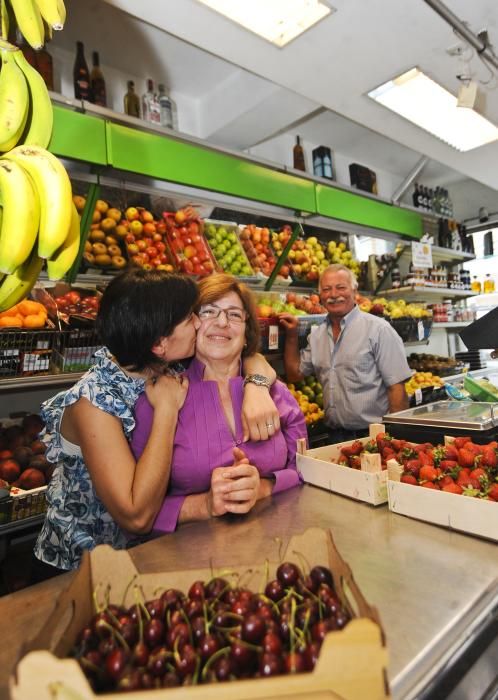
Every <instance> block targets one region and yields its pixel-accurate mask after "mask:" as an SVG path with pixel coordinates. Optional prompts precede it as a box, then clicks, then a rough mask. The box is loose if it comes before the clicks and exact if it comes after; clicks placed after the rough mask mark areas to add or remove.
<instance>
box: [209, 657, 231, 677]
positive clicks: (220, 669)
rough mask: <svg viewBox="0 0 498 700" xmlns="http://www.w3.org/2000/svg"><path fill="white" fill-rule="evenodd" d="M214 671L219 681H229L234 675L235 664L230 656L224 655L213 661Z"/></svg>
mask: <svg viewBox="0 0 498 700" xmlns="http://www.w3.org/2000/svg"><path fill="white" fill-rule="evenodd" d="M213 671H214V674H215V676H216V679H217V680H218V681H228V680H230V677H231V676H232V675H234V665H233V662H232V660H231V659H230V658H229V657H228V656H222V657H220V658H219V659H216V661H214V662H213Z"/></svg>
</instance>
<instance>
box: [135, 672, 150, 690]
mask: <svg viewBox="0 0 498 700" xmlns="http://www.w3.org/2000/svg"><path fill="white" fill-rule="evenodd" d="M138 672H139V673H140V682H141V684H142V688H143V689H144V690H149V689H151V688H154V676H153V675H152V673H149V671H144V670H143V669H141V668H139V669H138Z"/></svg>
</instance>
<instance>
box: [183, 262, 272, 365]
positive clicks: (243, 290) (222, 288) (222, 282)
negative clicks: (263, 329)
mask: <svg viewBox="0 0 498 700" xmlns="http://www.w3.org/2000/svg"><path fill="white" fill-rule="evenodd" d="M198 288H199V299H198V302H197V306H196V309H195V310H196V311H198V310H199V308H200V307H201V306H204V305H205V304H213V303H214V302H215V301H218V299H221V298H222V297H224V296H225V294H229V293H230V292H235V294H237V296H238V297H239V299H240V301H241V302H242V306H243V307H244V310H245V311H246V313H247V321H246V344H245V346H244V349H243V351H242V356H243V357H246V356H249V355H254V353H255V352H258V350H259V340H260V331H259V322H258V316H257V311H256V301H255V299H254V295H253V293H252V292H251V290H250V289H249V288H248V287H247V286H246V285H245V284H244V283H243V282H239V281H238V280H237V278H236V277H233V275H227V274H225V273H223V272H216V273H213V274H211V275H209V277H204V278H203V279H202V280H201V281H200V282H199V284H198Z"/></svg>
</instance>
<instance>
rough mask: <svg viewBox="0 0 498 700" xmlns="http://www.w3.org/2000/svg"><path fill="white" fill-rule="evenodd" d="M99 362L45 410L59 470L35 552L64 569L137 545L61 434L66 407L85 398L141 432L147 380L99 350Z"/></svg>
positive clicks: (45, 436)
mask: <svg viewBox="0 0 498 700" xmlns="http://www.w3.org/2000/svg"><path fill="white" fill-rule="evenodd" d="M95 359H96V362H95V364H94V365H93V366H92V367H91V368H90V369H89V370H88V372H86V373H85V374H84V375H83V377H81V379H80V380H79V381H78V382H77V383H76V384H75V385H74V386H73V387H72V388H71V389H68V390H67V391H62V392H60V393H59V394H57V395H56V396H54V397H53V398H52V399H49V400H48V401H45V402H44V403H43V404H42V411H41V413H42V418H43V420H44V421H45V425H46V427H45V430H44V432H43V433H42V440H43V442H44V443H45V444H46V446H47V451H46V457H47V459H48V460H49V461H50V462H52V463H54V464H56V465H57V466H56V468H55V470H54V473H53V476H52V479H51V481H50V483H49V485H48V489H47V504H48V509H47V514H46V517H45V522H44V524H43V527H42V529H41V531H40V534H39V536H38V539H37V541H36V544H35V549H34V552H35V556H36V557H37V558H38V559H41V561H44V562H46V563H47V564H51V565H52V566H56V567H58V568H59V569H75V568H76V567H77V566H78V564H79V562H80V559H81V557H82V555H83V552H84V551H85V550H86V549H93V548H94V547H96V546H97V545H99V544H109V545H111V546H112V547H114V548H115V549H123V548H125V547H127V546H130V543H131V542H130V536H129V535H126V534H125V532H124V531H123V530H121V528H120V527H119V526H118V524H117V523H116V522H115V521H114V520H113V518H112V517H111V515H110V514H109V513H108V511H107V510H106V508H105V506H104V504H103V503H102V501H101V500H100V499H99V498H98V496H97V494H96V492H95V489H94V487H93V484H92V480H91V478H90V474H89V472H88V469H87V467H86V465H85V462H84V461H83V457H82V455H81V451H80V449H79V448H78V447H77V446H75V445H71V443H68V442H67V441H66V440H64V438H63V437H62V435H61V433H60V425H61V420H62V415H63V413H64V409H65V407H66V406H70V405H71V404H73V403H75V402H76V401H78V400H79V399H81V398H85V399H87V400H88V401H90V402H91V403H92V404H93V405H94V406H96V407H97V408H100V409H101V410H102V411H105V412H106V413H110V414H111V415H113V416H116V417H117V418H119V419H120V420H121V422H122V424H123V431H124V433H125V435H126V437H127V438H128V437H129V436H130V435H131V432H132V431H133V428H134V427H135V417H134V414H133V407H134V405H135V403H136V401H137V399H138V397H139V396H140V394H141V393H142V392H143V390H144V380H143V379H135V378H133V377H130V376H129V375H127V374H125V373H124V372H123V371H122V369H121V368H120V367H119V366H118V365H117V364H116V363H115V362H114V361H113V359H112V356H111V354H110V352H109V351H108V350H107V348H101V349H100V350H98V351H97V352H96V353H95ZM71 448H72V449H71Z"/></svg>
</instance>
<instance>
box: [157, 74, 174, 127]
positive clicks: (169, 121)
mask: <svg viewBox="0 0 498 700" xmlns="http://www.w3.org/2000/svg"><path fill="white" fill-rule="evenodd" d="M158 90H159V95H158V101H159V121H160V124H161V126H167V127H169V128H170V129H172V128H173V106H172V103H171V99H170V97H169V95H167V94H166V89H165V87H164V85H163V84H162V83H160V84H159V85H158Z"/></svg>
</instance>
